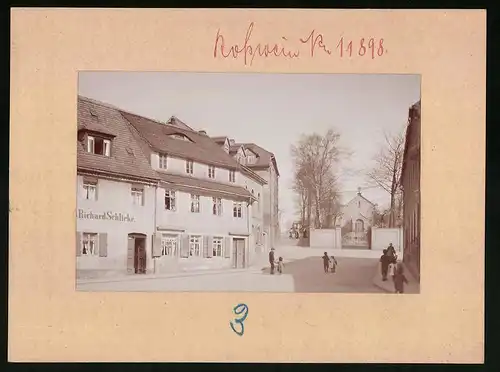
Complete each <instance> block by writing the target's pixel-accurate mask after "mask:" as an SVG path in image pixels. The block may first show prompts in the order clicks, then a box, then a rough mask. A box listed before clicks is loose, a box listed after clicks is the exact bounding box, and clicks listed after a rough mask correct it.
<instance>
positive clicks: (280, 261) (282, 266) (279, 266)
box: [278, 257, 285, 274]
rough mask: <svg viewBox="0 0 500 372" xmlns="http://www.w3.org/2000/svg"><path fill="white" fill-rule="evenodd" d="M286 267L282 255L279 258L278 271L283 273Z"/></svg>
mask: <svg viewBox="0 0 500 372" xmlns="http://www.w3.org/2000/svg"><path fill="white" fill-rule="evenodd" d="M284 267H285V264H284V263H283V257H280V258H279V259H278V272H279V273H280V274H283V268H284Z"/></svg>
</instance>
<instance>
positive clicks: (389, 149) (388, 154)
mask: <svg viewBox="0 0 500 372" xmlns="http://www.w3.org/2000/svg"><path fill="white" fill-rule="evenodd" d="M384 138H385V141H384V145H383V146H382V148H381V149H380V152H379V153H378V154H377V156H376V157H375V166H374V167H373V168H372V169H371V170H369V171H368V173H367V176H368V182H369V184H370V185H372V186H376V187H379V188H381V189H382V190H385V191H387V193H389V195H390V197H391V202H390V207H389V211H390V215H389V227H394V226H395V224H396V218H395V216H396V215H399V214H400V211H396V208H397V207H398V208H402V199H401V198H398V196H399V194H401V181H400V177H401V168H402V165H403V152H404V145H405V135H404V132H401V133H399V134H396V135H389V134H387V133H384ZM398 199H399V200H398ZM396 212H397V213H396Z"/></svg>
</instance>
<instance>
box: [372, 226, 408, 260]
mask: <svg viewBox="0 0 500 372" xmlns="http://www.w3.org/2000/svg"><path fill="white" fill-rule="evenodd" d="M389 243H392V245H393V246H394V249H396V254H397V255H398V256H401V258H403V229H402V228H377V227H372V245H371V249H372V250H374V251H383V250H384V249H385V248H387V247H388V246H389Z"/></svg>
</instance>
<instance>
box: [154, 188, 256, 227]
mask: <svg viewBox="0 0 500 372" xmlns="http://www.w3.org/2000/svg"><path fill="white" fill-rule="evenodd" d="M156 193H157V208H156V216H157V221H156V222H157V223H156V224H157V227H159V228H161V229H167V228H172V229H181V230H186V232H187V233H190V234H200V235H213V236H215V235H221V236H225V235H228V234H229V233H232V234H247V233H248V220H247V219H248V207H247V203H245V202H242V203H241V205H242V217H241V218H236V217H233V201H232V200H228V199H222V215H221V216H217V215H214V214H213V213H212V198H211V197H207V196H203V195H202V196H200V213H192V212H191V194H189V193H186V192H181V191H177V192H176V210H175V211H168V210H165V189H164V188H161V187H160V188H158V189H157V191H156Z"/></svg>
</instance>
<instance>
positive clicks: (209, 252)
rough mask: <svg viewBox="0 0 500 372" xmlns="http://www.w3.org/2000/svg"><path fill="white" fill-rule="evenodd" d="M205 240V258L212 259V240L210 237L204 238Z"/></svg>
mask: <svg viewBox="0 0 500 372" xmlns="http://www.w3.org/2000/svg"><path fill="white" fill-rule="evenodd" d="M206 239H207V257H212V256H213V254H214V252H213V249H214V248H213V247H214V238H213V237H211V236H206Z"/></svg>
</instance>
